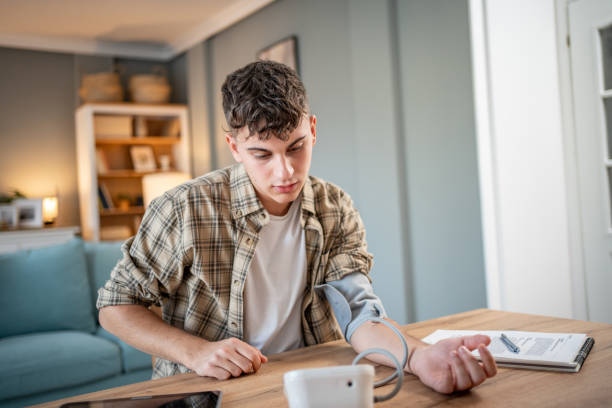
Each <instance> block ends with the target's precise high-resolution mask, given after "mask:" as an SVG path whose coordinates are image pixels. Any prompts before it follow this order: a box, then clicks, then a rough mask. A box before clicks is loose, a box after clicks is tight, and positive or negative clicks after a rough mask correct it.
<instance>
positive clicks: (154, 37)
mask: <svg viewBox="0 0 612 408" xmlns="http://www.w3.org/2000/svg"><path fill="white" fill-rule="evenodd" d="M611 24H612V4H611V3H610V2H609V1H605V0H576V1H573V0H518V1H517V0H379V1H371V0H331V1H330V0H309V1H303V0H205V1H201V0H199V1H195V0H177V1H172V2H168V1H162V0H138V1H130V2H124V1H119V0H107V1H103V2H94V1H83V0H59V1H53V2H48V1H43V0H24V1H19V2H14V1H9V0H0V194H1V195H2V197H3V201H4V204H1V205H0V208H2V223H3V225H4V227H3V228H4V229H3V230H2V232H0V236H2V235H4V238H2V239H0V244H1V245H0V248H4V249H3V250H2V251H3V252H9V251H11V250H15V249H20V248H27V247H28V245H27V244H28V242H33V241H31V240H36V239H38V240H41V241H40V242H44V243H45V245H47V244H49V243H51V241H52V240H53V239H55V238H53V239H51V241H49V240H48V239H47V240H45V239H44V237H43V238H41V235H40V234H41V231H40V230H41V229H42V230H43V231H44V230H51V231H52V230H57V229H62V228H64V229H66V231H68V234H69V236H72V235H75V234H76V235H80V236H81V237H82V238H83V239H84V240H85V241H86V243H87V242H98V241H106V240H109V241H116V240H122V239H125V238H126V237H128V236H129V235H132V234H133V233H134V232H135V230H136V228H137V226H138V222H139V219H140V217H141V216H142V214H143V213H144V208H145V205H146V203H148V200H147V198H149V199H150V197H151V196H155V195H156V194H159V193H160V192H156V191H151V190H150V187H146V185H147V181H146V180H147V177H149V176H152V177H153V180H154V181H153V182H149V184H148V185H149V186H151V185H159V183H160V181H159V179H155V176H160V175H162V176H163V177H164V180H166V181H168V180H169V181H168V182H169V183H170V184H169V185H173V183H174V184H176V183H179V182H181V181H182V180H184V179H186V178H191V177H197V176H199V175H202V174H204V173H206V172H209V171H211V170H215V169H219V168H222V167H225V166H229V165H231V164H232V163H233V159H232V157H231V155H230V153H229V151H228V149H227V147H226V144H225V141H224V131H223V129H224V126H225V119H224V117H223V112H222V107H221V97H220V86H221V84H222V82H223V80H224V78H225V76H226V75H227V74H228V73H230V72H231V71H233V70H235V69H237V68H239V67H241V66H243V65H245V64H247V63H249V62H251V61H253V60H255V59H256V58H258V56H259V57H270V58H281V59H284V58H289V59H288V60H287V61H289V60H290V61H292V63H294V64H295V67H296V69H297V71H298V73H299V74H300V76H301V78H302V79H303V81H304V83H305V86H306V89H307V92H308V96H309V101H310V106H311V109H312V112H313V113H314V114H316V116H317V124H318V135H317V136H318V137H317V144H316V147H315V149H314V155H313V162H312V168H311V174H312V175H315V176H318V177H321V178H324V179H326V180H329V181H331V182H333V183H335V184H338V185H340V186H341V187H343V188H344V190H345V191H347V192H348V193H349V194H350V195H351V197H352V198H353V200H354V202H355V205H356V207H357V208H358V209H359V211H360V214H361V216H362V218H363V221H364V223H365V226H366V230H367V240H368V245H369V250H370V252H371V253H372V254H373V255H374V266H373V269H372V279H373V284H374V288H375V290H376V292H377V293H378V294H379V296H380V297H381V298H382V300H383V303H384V304H385V307H386V309H387V311H388V313H389V315H390V317H392V318H393V319H395V320H397V321H398V322H399V323H400V324H404V323H408V322H414V321H419V320H424V319H430V318H434V317H438V316H443V315H447V314H452V313H458V312H462V311H466V310H471V309H476V308H485V307H488V308H492V309H501V310H508V311H514V312H525V313H536V314H544V315H551V316H557V317H567V318H576V319H584V320H594V321H601V322H607V323H612V304H611V301H610V298H612V296H610V293H611V291H612V256H611V254H612V235H611V234H612V224H611V222H612V221H611V218H612V217H611V214H612V212H611V207H610V206H611V204H610V203H611V195H610V187H611V186H612V25H611ZM139 80H142V81H144V82H141V83H140V84H139V83H138V81H139ZM143 83H144V85H143ZM150 83H153V85H151V86H149V85H150ZM100 84H101V85H100ZM98 86H99V87H98ZM97 87H98V88H97ZM139 87H140V88H139ZM139 90H142V91H143V92H144V93H143V94H141V95H138V91H139ZM104 102H113V103H110V104H109V103H104ZM117 102H121V103H117ZM109 106H110V107H109ZM126 118H127V119H126ZM102 129H104V130H102ZM166 173H168V174H166ZM170 173H171V174H170ZM149 178H150V177H149ZM147 188H149V190H147ZM145 191H147V192H146V193H145ZM146 195H149V197H146ZM22 196H23V197H22ZM45 197H48V198H50V200H46V201H45V202H43V198H45ZM19 203H21V204H19ZM20 206H21V208H22V209H21V210H19V208H17V207H20ZM12 208H16V209H15V210H13V209H12ZM24 208H25V209H24ZM28 211H30V212H31V214H30V215H28ZM39 212H40V217H38V213H39ZM28 217H30V218H28ZM38 218H40V220H39V219H38ZM43 218H45V219H44V220H43ZM19 221H22V225H19V224H20V222H19ZM43 226H45V227H43ZM23 231H26V232H25V233H26V235H23V234H21V235H19V237H20V238H19V239H20V240H22V241H24V240H25V244H23V245H21V244H18V243H17V242H16V241H15V240H16V239H17V238H15V237H16V235H6V234H11V233H12V234H16V233H19V232H21V233H23ZM27 233H30V234H31V235H27ZM42 233H43V234H44V232H42ZM32 234H33V235H32ZM36 236H37V237H36ZM20 242H21V241H20ZM3 245H4V246H3ZM20 245H21V246H20ZM3 313H4V314H7V310H6V309H3Z"/></svg>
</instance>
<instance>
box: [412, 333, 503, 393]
mask: <svg viewBox="0 0 612 408" xmlns="http://www.w3.org/2000/svg"><path fill="white" fill-rule="evenodd" d="M490 342H491V339H490V338H489V337H488V336H484V335H481V334H479V335H475V336H465V337H457V338H454V339H446V340H442V341H440V342H438V343H436V344H433V345H428V346H422V347H419V348H417V349H416V350H415V351H414V353H413V355H412V356H411V358H410V361H409V368H410V371H412V373H413V374H415V375H416V376H418V377H419V379H420V380H421V381H422V382H423V383H424V384H425V385H427V386H429V387H431V388H433V389H434V390H435V391H438V392H441V393H444V394H450V393H452V392H453V391H463V390H468V389H470V388H472V387H475V386H477V385H479V384H481V383H482V382H483V381H484V380H486V379H487V378H490V377H493V376H494V375H495V374H496V373H497V366H496V364H495V360H494V359H493V356H492V355H491V352H490V351H489V350H488V349H487V347H486V345H488V344H489V343H490ZM475 349H478V352H479V353H480V358H481V360H482V362H479V361H478V360H477V359H476V358H475V357H474V356H473V355H472V353H471V351H472V350H475Z"/></svg>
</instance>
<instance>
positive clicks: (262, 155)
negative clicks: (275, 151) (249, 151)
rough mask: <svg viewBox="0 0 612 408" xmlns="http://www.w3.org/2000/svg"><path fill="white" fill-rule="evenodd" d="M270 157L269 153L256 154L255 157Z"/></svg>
mask: <svg viewBox="0 0 612 408" xmlns="http://www.w3.org/2000/svg"><path fill="white" fill-rule="evenodd" d="M269 157H270V155H269V154H256V155H255V158H256V159H258V160H265V159H267V158H269Z"/></svg>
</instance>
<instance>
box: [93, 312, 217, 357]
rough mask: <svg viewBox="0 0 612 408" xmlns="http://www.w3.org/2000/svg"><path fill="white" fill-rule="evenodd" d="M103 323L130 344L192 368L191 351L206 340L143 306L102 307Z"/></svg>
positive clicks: (199, 346)
mask: <svg viewBox="0 0 612 408" xmlns="http://www.w3.org/2000/svg"><path fill="white" fill-rule="evenodd" d="M99 318H100V324H101V325H102V327H104V328H105V329H106V330H108V331H109V332H111V333H113V334H114V335H116V336H117V337H119V338H121V340H123V341H125V342H126V343H128V344H129V345H131V346H133V347H136V348H137V349H139V350H142V351H144V352H145V353H148V354H151V355H154V356H157V357H162V358H164V359H167V360H170V361H175V362H178V363H181V364H183V365H185V366H188V367H189V362H190V361H192V360H193V356H191V355H190V352H193V351H196V350H198V349H199V348H201V347H202V346H203V345H204V344H205V343H207V342H206V340H204V339H201V338H199V337H195V336H192V335H190V334H189V333H187V332H185V331H184V330H181V329H178V328H176V327H172V326H170V325H169V324H168V323H166V322H164V321H163V320H162V319H160V318H159V317H158V316H157V315H155V314H154V313H153V312H151V311H150V310H148V309H147V308H146V307H144V306H141V305H119V306H107V307H104V308H102V309H101V310H100V316H99Z"/></svg>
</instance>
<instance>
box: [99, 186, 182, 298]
mask: <svg viewBox="0 0 612 408" xmlns="http://www.w3.org/2000/svg"><path fill="white" fill-rule="evenodd" d="M183 224H184V223H183V222H182V217H181V211H180V208H178V207H177V205H175V203H174V201H173V200H172V198H171V197H169V196H168V195H163V196H161V197H159V198H156V199H155V200H153V201H152V202H151V204H150V205H149V207H148V208H147V211H146V213H145V215H144V217H143V220H142V223H141V225H140V228H139V230H138V233H137V234H136V236H134V237H132V238H130V239H128V240H127V241H126V242H125V243H124V244H123V246H122V248H121V251H122V254H123V256H122V258H121V260H120V261H119V262H118V263H117V265H116V266H115V268H114V269H113V270H112V272H111V276H110V279H109V280H108V281H107V282H106V283H105V284H104V286H103V287H102V288H100V289H99V290H98V301H97V303H96V306H97V308H98V309H101V308H103V307H105V306H113V305H124V304H140V305H144V306H150V305H152V304H156V305H159V304H161V303H162V302H163V299H164V298H168V297H169V296H171V295H172V294H173V293H174V292H175V291H176V289H177V287H178V286H179V284H180V283H181V281H182V275H183V273H184V268H185V267H187V266H188V264H189V262H190V260H189V257H188V256H187V255H186V253H185V250H184V247H183Z"/></svg>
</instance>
